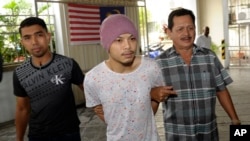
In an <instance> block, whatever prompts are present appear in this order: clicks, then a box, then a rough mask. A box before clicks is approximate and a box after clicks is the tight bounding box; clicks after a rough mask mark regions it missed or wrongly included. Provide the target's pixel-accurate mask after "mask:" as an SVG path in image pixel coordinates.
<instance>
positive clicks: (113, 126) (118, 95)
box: [84, 57, 163, 141]
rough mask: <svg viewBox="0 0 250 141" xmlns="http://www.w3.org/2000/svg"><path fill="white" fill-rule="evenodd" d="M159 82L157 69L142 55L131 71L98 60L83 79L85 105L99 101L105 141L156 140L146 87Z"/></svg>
mask: <svg viewBox="0 0 250 141" xmlns="http://www.w3.org/2000/svg"><path fill="white" fill-rule="evenodd" d="M162 85H163V77H162V73H161V69H160V68H159V67H158V65H157V64H156V62H155V61H154V60H152V59H150V58H144V57H142V61H141V64H140V66H139V67H138V68H137V69H136V70H135V71H133V72H131V73H127V74H120V73H116V72H113V71H111V70H110V69H109V68H108V67H107V66H106V64H105V62H102V63H100V64H99V65H97V66H96V67H95V68H93V69H92V70H91V71H89V72H88V73H87V74H86V76H85V80H84V90H85V96H86V105H87V107H94V106H96V105H100V104H102V106H103V110H104V118H105V122H106V124H107V140H108V141H118V140H119V141H158V140H160V139H159V136H158V133H157V128H156V124H155V120H154V115H153V110H152V107H151V97H150V90H151V88H153V87H156V86H162Z"/></svg>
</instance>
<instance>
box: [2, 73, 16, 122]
mask: <svg viewBox="0 0 250 141" xmlns="http://www.w3.org/2000/svg"><path fill="white" fill-rule="evenodd" d="M12 74H13V72H12V71H9V72H4V73H3V80H2V82H1V83H0V125H1V123H3V122H6V121H10V120H13V117H14V115H15V102H16V99H15V95H14V93H13V87H12V86H13V84H12V83H13V81H12Z"/></svg>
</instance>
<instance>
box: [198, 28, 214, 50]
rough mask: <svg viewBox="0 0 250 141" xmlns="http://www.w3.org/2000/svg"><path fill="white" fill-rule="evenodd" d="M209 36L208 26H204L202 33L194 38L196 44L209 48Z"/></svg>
mask: <svg viewBox="0 0 250 141" xmlns="http://www.w3.org/2000/svg"><path fill="white" fill-rule="evenodd" d="M211 43H212V41H211V37H210V36H209V27H208V26H205V27H204V28H203V33H202V34H201V35H200V36H198V38H197V40H196V45H197V46H200V47H205V48H209V49H210V48H211Z"/></svg>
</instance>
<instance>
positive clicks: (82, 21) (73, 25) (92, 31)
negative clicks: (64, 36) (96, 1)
mask: <svg viewBox="0 0 250 141" xmlns="http://www.w3.org/2000/svg"><path fill="white" fill-rule="evenodd" d="M68 16H69V30H70V44H71V45H80V44H91V43H99V42H100V37H99V28H100V24H101V22H100V10H99V7H98V6H90V5H82V4H68Z"/></svg>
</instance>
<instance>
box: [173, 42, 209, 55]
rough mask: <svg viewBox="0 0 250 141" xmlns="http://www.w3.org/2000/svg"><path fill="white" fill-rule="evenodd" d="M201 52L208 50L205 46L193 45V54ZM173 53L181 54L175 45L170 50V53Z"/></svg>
mask: <svg viewBox="0 0 250 141" xmlns="http://www.w3.org/2000/svg"><path fill="white" fill-rule="evenodd" d="M199 52H202V53H205V52H206V51H205V49H204V48H202V47H199V46H197V45H195V44H194V45H193V54H197V53H199ZM173 54H176V55H177V54H179V53H177V52H176V49H175V47H174V46H173V47H172V48H170V50H169V55H173Z"/></svg>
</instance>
